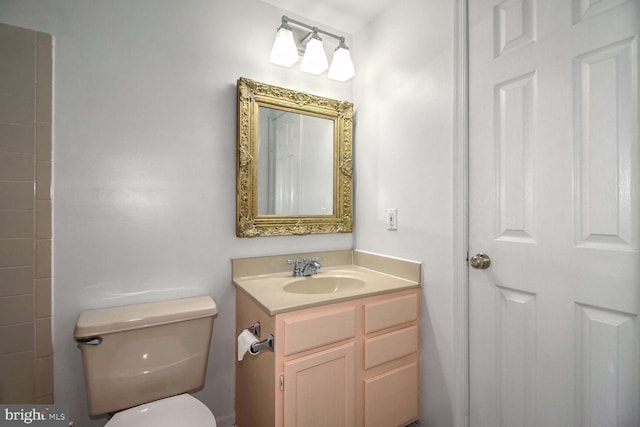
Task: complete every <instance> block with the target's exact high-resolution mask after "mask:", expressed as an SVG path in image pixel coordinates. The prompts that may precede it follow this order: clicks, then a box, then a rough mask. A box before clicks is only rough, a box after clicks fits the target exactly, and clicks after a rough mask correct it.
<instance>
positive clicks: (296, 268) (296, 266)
mask: <svg viewBox="0 0 640 427" xmlns="http://www.w3.org/2000/svg"><path fill="white" fill-rule="evenodd" d="M300 262H301V261H300V260H299V259H297V258H294V259H288V260H287V264H289V265H291V264H293V277H300V276H302V273H301V271H300Z"/></svg>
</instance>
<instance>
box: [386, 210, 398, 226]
mask: <svg viewBox="0 0 640 427" xmlns="http://www.w3.org/2000/svg"><path fill="white" fill-rule="evenodd" d="M397 229H398V210H397V209H396V208H390V209H387V230H397Z"/></svg>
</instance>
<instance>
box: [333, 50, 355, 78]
mask: <svg viewBox="0 0 640 427" xmlns="http://www.w3.org/2000/svg"><path fill="white" fill-rule="evenodd" d="M355 75H356V72H355V70H354V69H353V62H352V61H351V54H350V53H349V49H345V48H343V47H338V48H337V49H336V51H335V52H334V53H333V60H332V61H331V68H329V75H328V77H329V78H330V79H332V80H337V81H339V82H346V81H347V80H349V79H350V78H352V77H353V76H355Z"/></svg>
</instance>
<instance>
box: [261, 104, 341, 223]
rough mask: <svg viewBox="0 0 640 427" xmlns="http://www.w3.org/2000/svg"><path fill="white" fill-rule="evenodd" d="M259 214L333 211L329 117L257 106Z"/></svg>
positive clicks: (332, 126)
mask: <svg viewBox="0 0 640 427" xmlns="http://www.w3.org/2000/svg"><path fill="white" fill-rule="evenodd" d="M258 120H259V123H260V126H259V134H258V215H285V216H306V215H332V214H333V199H334V197H333V191H334V188H333V187H334V186H333V172H334V164H333V154H334V142H333V141H334V122H333V120H328V119H325V118H321V117H316V116H313V115H307V114H300V113H297V112H291V111H286V110H280V109H273V108H268V107H263V106H260V107H259V109H258Z"/></svg>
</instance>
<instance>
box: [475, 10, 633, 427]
mask: <svg viewBox="0 0 640 427" xmlns="http://www.w3.org/2000/svg"><path fill="white" fill-rule="evenodd" d="M468 4H469V53H470V57H469V97H470V99H469V103H470V104H469V105H470V111H469V121H470V123H469V126H470V129H469V143H470V146H469V155H470V160H469V174H470V175H469V176H470V180H469V194H470V196H469V246H470V247H469V251H470V256H472V255H474V254H476V253H479V252H483V253H486V254H487V255H488V256H489V257H490V258H491V265H490V267H489V268H487V269H484V270H482V269H475V268H469V298H470V299H469V304H470V307H469V321H470V326H469V328H470V342H469V346H470V389H471V396H470V421H471V426H472V427H483V426H486V427H499V426H502V427H519V426H528V427H555V426H562V427H565V426H593V427H596V426H602V427H613V426H617V427H638V426H640V414H639V408H640V394H639V388H640V379H639V373H640V372H639V371H640V357H639V352H640V350H639V349H640V340H639V323H638V322H639V320H638V315H639V314H640V262H639V259H640V256H639V252H638V249H639V240H640V239H639V237H640V236H639V227H640V211H639V203H640V200H639V194H640V193H639V186H640V175H639V172H638V167H639V158H640V151H639V143H638V127H639V126H638V114H639V112H638V93H639V90H638V86H639V85H638V71H639V69H638V68H639V67H638V42H639V41H638V34H639V30H640V0H505V1H497V0H469V3H468Z"/></svg>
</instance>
